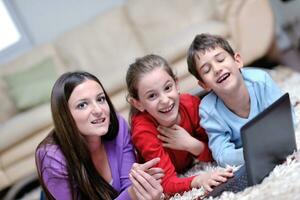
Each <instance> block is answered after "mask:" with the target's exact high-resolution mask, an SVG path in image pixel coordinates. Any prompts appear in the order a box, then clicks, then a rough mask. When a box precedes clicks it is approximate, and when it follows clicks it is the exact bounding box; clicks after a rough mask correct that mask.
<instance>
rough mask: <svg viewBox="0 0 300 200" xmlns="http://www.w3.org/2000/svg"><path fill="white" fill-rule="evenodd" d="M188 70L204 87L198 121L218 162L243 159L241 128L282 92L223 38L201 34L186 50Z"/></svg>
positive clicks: (223, 164)
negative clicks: (246, 63) (244, 65)
mask: <svg viewBox="0 0 300 200" xmlns="http://www.w3.org/2000/svg"><path fill="white" fill-rule="evenodd" d="M187 63H188V70H189V72H190V73H191V74H192V75H194V76H195V77H196V78H197V79H198V84H199V85H200V86H201V87H203V88H204V89H205V90H207V91H211V92H210V93H209V94H208V95H206V96H205V97H204V98H203V99H202V101H201V104H200V106H199V113H200V119H201V120H200V124H201V126H202V127H203V128H204V129H205V130H206V132H207V134H208V137H209V147H210V149H211V151H212V154H213V157H214V159H215V160H216V161H217V163H218V164H219V165H220V166H223V167H225V166H226V165H241V164H243V163H244V158H243V149H242V141H241V135H240V128H241V127H242V126H243V125H244V124H245V123H247V122H248V121H249V120H250V119H252V118H253V117H254V116H256V115H257V114H258V113H260V112H261V111H263V110H264V109H265V108H267V107H268V106H269V105H270V104H272V103H273V102H274V101H275V100H277V99H278V98H279V97H280V96H282V94H283V92H282V91H281V90H280V89H279V88H278V86H276V84H275V83H274V81H273V80H272V79H271V78H270V76H269V75H268V74H267V73H266V72H264V71H262V70H259V69H250V68H248V69H242V67H243V61H242V59H241V56H240V55H239V54H238V53H234V51H233V50H232V48H231V47H230V45H229V43H228V42H227V41H226V40H224V39H223V38H221V37H219V36H215V35H210V34H200V35H197V36H196V37H195V38H194V41H193V42H192V44H191V46H190V48H189V50H188V57H187Z"/></svg>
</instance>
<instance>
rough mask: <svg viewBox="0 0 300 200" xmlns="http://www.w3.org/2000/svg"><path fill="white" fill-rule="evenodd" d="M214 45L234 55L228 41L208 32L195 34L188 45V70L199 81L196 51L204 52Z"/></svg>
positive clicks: (213, 47)
mask: <svg viewBox="0 0 300 200" xmlns="http://www.w3.org/2000/svg"><path fill="white" fill-rule="evenodd" d="M216 47H221V48H222V49H224V50H225V51H227V52H228V53H229V54H230V55H231V56H232V57H233V56H234V51H233V49H232V48H231V46H230V44H229V43H228V41H227V40H225V39H224V38H223V37H220V36H218V35H211V34H208V33H202V34H199V35H196V37H195V38H194V40H193V42H192V44H191V45H190V47H189V49H188V55H187V65H188V70H189V72H190V73H191V74H192V75H193V76H195V77H196V78H197V79H198V80H200V81H201V80H202V79H201V77H200V76H199V74H198V72H197V63H196V59H197V58H196V54H197V53H198V52H201V53H205V52H206V51H207V50H211V49H215V48H216Z"/></svg>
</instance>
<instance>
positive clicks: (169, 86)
mask: <svg viewBox="0 0 300 200" xmlns="http://www.w3.org/2000/svg"><path fill="white" fill-rule="evenodd" d="M172 88H173V84H168V85H166V87H165V91H167V92H169V91H171V90H172Z"/></svg>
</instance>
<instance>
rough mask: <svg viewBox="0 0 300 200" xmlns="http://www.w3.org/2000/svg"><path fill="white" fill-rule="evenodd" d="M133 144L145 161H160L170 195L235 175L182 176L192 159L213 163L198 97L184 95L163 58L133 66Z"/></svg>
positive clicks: (143, 60) (147, 59)
mask: <svg viewBox="0 0 300 200" xmlns="http://www.w3.org/2000/svg"><path fill="white" fill-rule="evenodd" d="M126 83H127V88H128V93H129V96H128V101H129V103H130V104H131V105H132V107H131V112H130V118H131V119H130V121H131V131H132V140H133V143H134V145H135V147H136V148H137V151H138V153H139V155H140V156H141V157H142V159H144V160H146V161H148V160H151V159H153V158H155V157H160V162H159V164H158V167H160V168H162V169H163V170H164V172H165V176H164V178H163V179H162V186H163V189H164V192H165V193H168V194H174V193H177V192H183V191H187V190H190V189H191V188H193V187H200V186H203V187H204V188H205V189H206V190H207V191H209V192H210V191H212V186H217V185H219V184H220V183H221V182H225V181H226V180H227V178H228V177H231V176H233V173H232V170H231V169H228V170H224V171H214V172H211V173H206V174H201V175H198V176H192V177H188V178H178V177H177V173H182V172H183V171H184V170H186V169H188V167H190V166H191V164H192V162H193V158H197V159H198V160H200V161H205V162H209V161H212V157H211V153H210V151H209V149H208V145H207V141H208V139H207V135H206V133H205V132H204V130H203V129H202V128H201V127H200V125H199V121H200V119H199V113H198V106H199V103H200V100H199V99H198V98H197V97H194V96H191V95H188V94H182V95H179V92H178V86H177V81H176V77H175V75H174V73H173V72H172V70H171V68H170V66H169V65H168V63H167V62H166V60H165V59H163V58H162V57H160V56H157V55H147V56H145V57H142V58H138V59H137V60H136V61H135V63H133V64H131V65H130V67H129V69H128V71H127V75H126Z"/></svg>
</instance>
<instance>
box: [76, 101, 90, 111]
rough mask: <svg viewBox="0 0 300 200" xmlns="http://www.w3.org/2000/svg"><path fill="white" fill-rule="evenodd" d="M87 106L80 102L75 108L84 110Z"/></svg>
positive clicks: (85, 103)
mask: <svg viewBox="0 0 300 200" xmlns="http://www.w3.org/2000/svg"><path fill="white" fill-rule="evenodd" d="M87 105H88V104H87V102H85V101H84V102H80V103H79V104H78V105H77V106H76V108H78V109H84V108H85V107H86V106H87Z"/></svg>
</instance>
